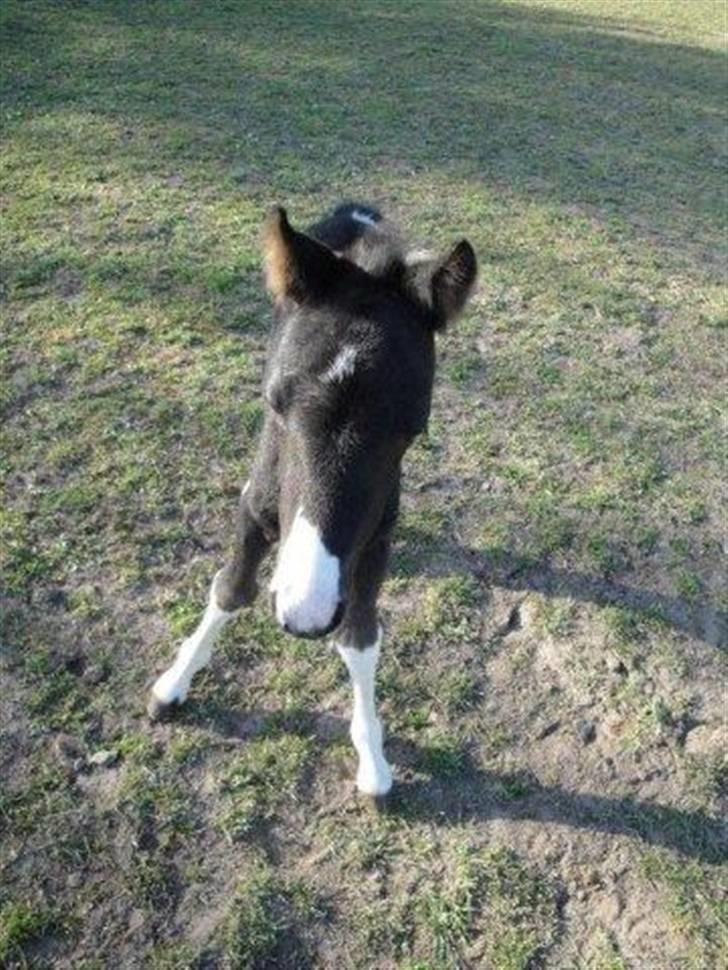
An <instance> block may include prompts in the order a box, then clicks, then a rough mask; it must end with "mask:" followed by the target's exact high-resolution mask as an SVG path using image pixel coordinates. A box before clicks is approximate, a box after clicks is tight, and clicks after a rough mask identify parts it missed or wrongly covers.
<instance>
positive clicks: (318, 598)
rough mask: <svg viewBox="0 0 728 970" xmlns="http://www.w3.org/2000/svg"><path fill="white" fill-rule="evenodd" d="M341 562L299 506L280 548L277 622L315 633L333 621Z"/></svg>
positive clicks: (275, 589) (276, 578) (274, 582)
mask: <svg viewBox="0 0 728 970" xmlns="http://www.w3.org/2000/svg"><path fill="white" fill-rule="evenodd" d="M339 576H340V566H339V560H338V558H337V557H336V556H332V555H331V553H330V552H329V551H328V549H327V548H326V546H325V545H324V544H323V542H322V541H321V536H320V534H319V531H318V529H317V528H316V526H314V525H313V524H312V523H311V522H309V521H308V519H307V518H306V516H305V515H304V514H303V509H302V508H300V509H299V510H298V512H297V513H296V518H295V519H294V520H293V525H292V526H291V531H290V532H289V533H288V536H287V537H286V541H285V542H284V543H283V546H282V547H281V550H280V552H279V553H278V564H277V565H276V569H275V572H274V574H273V579H272V580H271V584H270V589H271V592H274V593H275V594H276V615H277V618H278V622H279V623H280V624H281V626H283V625H284V624H285V625H287V626H288V627H289V628H290V629H291V630H292V631H293V632H296V633H315V632H317V631H318V630H323V629H325V628H326V627H327V626H328V625H329V624H330V623H331V621H332V619H333V617H334V613H335V612H336V607H337V606H338V605H339Z"/></svg>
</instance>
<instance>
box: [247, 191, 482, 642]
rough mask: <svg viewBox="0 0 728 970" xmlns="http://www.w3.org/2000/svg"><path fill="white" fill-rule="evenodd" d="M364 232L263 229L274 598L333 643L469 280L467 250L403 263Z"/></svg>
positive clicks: (275, 217)
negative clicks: (276, 542) (269, 331)
mask: <svg viewBox="0 0 728 970" xmlns="http://www.w3.org/2000/svg"><path fill="white" fill-rule="evenodd" d="M349 211H350V213H351V212H353V213H354V214H355V215H354V216H353V218H354V219H356V218H357V215H358V210H356V209H350V210H349ZM341 218H346V217H345V216H342V217H341ZM349 218H351V215H350V216H349ZM359 221H360V226H359V227H358V231H356V227H355V231H354V233H352V234H350V236H351V238H349V239H348V240H347V239H346V238H345V237H346V236H347V233H346V231H344V234H343V238H342V236H341V232H339V233H338V240H339V241H338V242H337V241H336V240H337V233H334V232H329V233H327V231H326V224H323V223H322V224H321V226H320V227H319V230H320V231H318V232H317V233H316V234H317V235H318V236H319V237H320V238H319V239H316V238H314V236H312V235H305V234H303V233H300V232H297V231H296V230H295V229H293V228H292V227H291V225H290V224H289V222H288V219H287V217H286V213H285V211H284V210H283V209H276V210H275V211H274V212H273V213H272V214H271V215H270V217H269V219H268V222H267V225H266V231H265V262H266V276H267V282H268V288H269V290H270V291H271V294H272V296H273V299H274V301H275V307H276V317H277V326H276V330H275V333H274V337H273V343H272V348H271V352H270V356H269V362H268V371H267V375H266V381H265V396H266V401H267V404H268V406H269V409H270V411H269V413H268V421H269V422H270V423H271V434H272V436H273V438H274V440H275V441H276V444H277V454H278V459H277V460H278V485H279V498H278V503H279V508H278V516H279V522H280V536H281V543H280V550H279V554H278V563H277V567H276V571H275V575H274V577H273V581H272V584H271V590H272V592H273V596H274V601H275V611H276V615H277V617H278V620H279V622H280V623H281V625H282V626H283V627H284V628H285V629H286V630H288V631H289V632H291V633H293V634H296V635H299V636H321V635H323V634H325V633H328V632H330V631H331V630H332V629H334V628H335V627H336V626H337V625H338V623H339V622H340V620H341V618H342V616H343V614H344V611H345V606H346V601H347V597H348V596H349V594H350V593H351V591H352V581H353V577H354V573H355V570H356V566H357V563H358V561H359V557H360V554H361V552H362V550H364V549H366V547H367V544H368V543H369V542H370V541H371V540H372V539H373V538H374V537H375V536H376V534H377V532H378V530H379V529H380V528H381V526H382V524H383V521H384V520H385V519H386V512H387V509H388V504H389V503H392V502H394V501H396V495H397V491H398V488H399V469H400V462H401V459H402V456H403V455H404V453H405V451H406V449H407V447H408V446H409V445H410V443H411V442H412V440H413V439H414V437H415V436H416V435H417V434H419V433H420V432H422V431H424V430H425V428H426V425H427V418H428V414H429V410H430V398H431V394H432V382H433V376H434V332H435V331H436V330H438V329H441V328H442V327H444V326H445V324H446V323H447V322H448V321H449V320H450V319H451V318H452V317H454V316H455V315H456V314H457V313H458V312H459V311H460V310H461V309H462V307H463V306H464V304H465V302H466V300H467V298H468V296H469V294H470V292H471V290H472V287H473V284H474V281H475V275H476V261H475V254H474V253H473V250H472V247H471V246H470V244H469V243H468V242H467V241H465V240H463V241H462V242H460V243H458V245H457V246H455V248H454V249H453V250H452V251H451V252H450V253H449V254H448V255H447V256H446V257H445V258H444V259H441V260H430V259H428V258H425V257H422V256H415V257H414V258H408V256H407V253H406V250H405V249H404V248H403V247H402V245H401V243H399V242H398V240H397V237H396V234H395V233H394V231H393V230H392V229H391V228H388V227H387V224H386V223H384V222H379V221H378V214H377V216H376V219H375V218H373V217H369V216H360V218H359ZM332 225H333V223H332ZM329 228H330V227H329ZM345 228H346V227H344V230H345ZM338 229H339V230H341V225H339V226H338ZM314 232H316V230H314ZM321 239H323V240H325V241H328V242H330V243H331V245H333V246H337V247H339V248H338V251H334V249H332V248H329V246H327V245H326V244H325V242H323V241H321ZM347 242H348V243H349V244H348V245H344V243H347Z"/></svg>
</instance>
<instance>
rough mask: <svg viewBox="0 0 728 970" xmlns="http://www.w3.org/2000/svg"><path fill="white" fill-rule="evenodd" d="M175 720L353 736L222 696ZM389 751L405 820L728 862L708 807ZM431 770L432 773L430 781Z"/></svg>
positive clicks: (404, 746)
mask: <svg viewBox="0 0 728 970" xmlns="http://www.w3.org/2000/svg"><path fill="white" fill-rule="evenodd" d="M174 719H175V720H176V721H181V722H182V723H190V724H195V725H196V726H197V727H202V726H204V727H205V728H207V729H208V730H210V731H211V732H213V733H214V734H217V735H218V736H219V737H220V738H221V740H222V743H223V744H224V745H225V746H228V745H230V746H231V747H236V746H237V745H241V746H242V747H243V748H244V746H245V743H246V742H247V741H249V740H250V739H251V738H254V737H260V736H264V735H266V734H268V733H270V731H271V730H272V731H273V732H275V733H280V732H293V733H297V734H302V735H306V736H309V737H311V736H313V737H315V738H316V740H317V741H318V742H319V743H320V744H322V745H327V744H330V743H332V742H333V741H338V740H340V739H341V738H342V737H348V733H349V722H348V720H346V719H344V718H341V717H338V716H336V715H332V714H320V713H314V712H310V711H303V710H298V711H296V712H295V713H285V712H271V711H267V712H264V711H246V712H244V713H243V712H241V713H238V712H236V711H233V710H229V709H227V708H225V707H224V706H222V705H218V704H216V703H215V702H214V701H212V702H207V703H205V704H204V705H203V706H202V707H201V708H199V709H197V710H195V705H194V704H193V705H192V706H190V707H189V708H182V709H181V710H179V711H178V712H176V713H175V714H174ZM386 748H387V751H388V753H389V755H390V757H391V759H392V761H393V762H394V765H395V768H396V770H397V773H398V774H400V776H401V775H402V774H404V775H405V780H404V781H399V782H397V783H396V785H395V787H394V789H393V791H392V794H391V795H390V796H389V798H388V799H387V801H386V804H385V810H386V811H387V812H388V813H390V814H393V815H396V816H400V817H402V818H405V819H423V820H428V821H431V822H434V823H435V824H438V825H455V824H461V823H463V822H467V821H468V820H472V819H479V820H482V821H487V820H489V819H496V818H504V819H510V820H514V821H526V820H531V821H536V822H553V823H556V824H558V825H564V826H566V827H569V828H577V829H590V830H592V831H595V832H609V833H611V834H613V835H625V836H628V837H629V838H636V839H641V840H642V841H643V842H646V843H648V844H649V845H655V846H662V847H664V848H667V849H671V850H673V851H676V852H680V853H682V854H683V855H685V856H689V857H691V858H696V859H699V860H701V861H702V862H708V863H711V864H717V863H720V862H724V861H726V860H728V832H727V830H726V826H725V824H724V823H723V822H722V821H720V820H719V819H716V818H713V817H711V816H710V815H708V814H707V813H705V812H702V811H690V810H685V809H679V808H674V807H672V806H670V805H660V804H656V803H652V802H643V801H638V800H637V799H635V798H631V797H629V796H624V797H619V796H607V795H597V794H584V793H580V792H569V791H566V790H565V789H563V788H560V787H559V786H558V785H542V784H541V783H540V782H539V781H538V779H537V778H536V777H535V776H534V775H533V774H531V773H530V772H528V771H523V772H513V773H506V772H495V771H483V770H481V769H480V768H479V767H478V766H477V764H475V762H474V761H473V759H472V757H471V756H470V755H469V754H468V753H467V752H465V751H462V752H461V756H460V758H459V761H458V766H457V769H456V770H454V771H450V770H448V771H446V772H444V773H441V774H438V773H437V772H436V771H433V770H432V757H431V751H430V749H429V748H428V747H427V745H424V744H423V745H420V744H417V743H415V742H412V741H410V740H408V739H405V738H402V737H397V736H393V737H390V738H389V740H388V741H387V743H386ZM353 757H354V755H353V753H352V758H353ZM311 771H313V768H312V769H311ZM423 774H427V775H429V777H427V778H423V777H422V775H423ZM414 775H416V776H417V777H413V776H414ZM407 776H409V777H407ZM307 787H308V786H307Z"/></svg>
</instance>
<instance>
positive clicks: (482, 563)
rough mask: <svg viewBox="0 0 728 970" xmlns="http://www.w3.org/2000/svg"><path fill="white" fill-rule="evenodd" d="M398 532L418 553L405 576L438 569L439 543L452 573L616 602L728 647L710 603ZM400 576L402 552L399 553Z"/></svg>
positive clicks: (726, 626)
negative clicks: (433, 556)
mask: <svg viewBox="0 0 728 970" xmlns="http://www.w3.org/2000/svg"><path fill="white" fill-rule="evenodd" d="M397 535H398V537H399V538H402V539H403V540H404V542H405V545H406V546H409V547H411V548H412V549H414V550H418V549H419V550H420V552H419V553H418V552H415V555H414V557H413V558H412V561H409V562H408V564H407V565H406V567H405V569H404V575H406V576H411V575H416V574H420V573H421V574H428V573H430V572H436V571H437V570H436V567H435V568H434V569H433V568H432V567H431V566H429V565H427V564H426V560H427V559H428V558H429V557H430V554H432V553H434V551H435V547H436V550H437V551H436V558H437V559H438V560H441V559H443V558H446V560H447V572H448V574H449V573H452V572H453V570H456V571H457V570H460V571H462V572H466V573H468V574H469V575H471V576H475V577H476V578H477V579H478V580H480V581H481V582H484V583H486V584H487V585H489V586H500V587H503V588H504V589H510V590H513V591H514V592H534V593H541V594H543V595H544V596H568V597H571V598H572V599H575V600H580V601H582V602H588V603H594V604H596V605H597V606H616V607H620V608H622V609H628V610H634V611H636V612H638V613H642V614H644V615H645V617H649V618H652V619H655V620H657V621H658V622H663V623H666V624H668V625H669V626H672V627H673V628H674V629H676V630H679V631H681V632H682V633H687V634H689V635H690V636H692V637H695V638H696V639H698V640H701V641H702V642H703V643H705V644H707V645H708V646H711V647H714V648H716V649H718V650H723V651H725V650H728V615H727V614H726V613H725V611H723V610H720V609H719V608H718V607H717V606H715V605H714V604H713V603H710V602H707V601H705V602H702V603H698V602H694V603H693V602H688V601H687V600H684V599H681V598H679V597H676V596H668V595H666V594H665V593H660V592H658V591H656V590H645V589H639V588H637V587H635V586H631V585H629V584H627V583H621V582H617V581H616V580H613V579H607V578H605V577H601V576H594V575H589V574H588V573H582V572H577V571H576V570H570V569H560V568H558V567H556V566H552V565H551V563H549V562H548V561H547V560H539V559H533V558H529V557H527V556H523V555H519V554H518V553H516V552H511V551H508V550H498V551H497V552H496V553H491V554H488V553H484V552H480V551H479V550H477V549H472V548H469V547H467V546H465V545H463V544H461V543H460V542H459V541H458V540H457V538H456V537H455V536H452V535H450V536H444V535H443V536H438V537H437V538H436V539H434V538H433V536H432V535H431V534H430V533H428V532H424V531H421V530H419V529H417V528H416V527H413V526H412V525H405V524H402V523H400V524H399V525H398V526H397ZM393 573H394V575H397V557H396V556H395V557H394V569H393Z"/></svg>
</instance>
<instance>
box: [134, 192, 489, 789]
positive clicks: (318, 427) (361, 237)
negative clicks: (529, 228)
mask: <svg viewBox="0 0 728 970" xmlns="http://www.w3.org/2000/svg"><path fill="white" fill-rule="evenodd" d="M264 243H265V271H266V279H267V284H268V289H269V290H270V293H271V295H272V297H273V300H274V302H275V315H276V325H275V328H274V332H273V335H272V339H271V344H270V348H269V354H268V363H267V369H266V374H265V379H264V390H265V399H266V404H267V406H266V412H265V422H264V425H263V431H262V437H261V441H260V444H259V446H258V451H257V454H256V457H255V462H254V464H253V470H252V473H251V476H250V480H249V481H248V483H247V484H246V485H245V487H244V488H243V491H242V495H241V498H240V506H239V510H238V515H237V524H236V536H235V544H234V548H233V552H232V557H231V559H230V561H229V562H228V563H227V565H225V567H224V568H223V569H221V570H220V571H219V572H218V573H217V575H216V576H215V578H214V580H213V583H212V587H211V589H210V596H209V603H208V606H207V609H206V611H205V613H204V616H203V617H202V620H201V621H200V624H199V626H198V627H197V629H196V630H195V632H194V633H193V634H192V636H190V637H189V638H188V639H187V640H185V641H184V642H183V644H182V646H181V647H180V649H179V652H178V654H177V659H176V660H175V662H174V663H173V665H172V666H171V667H170V668H169V669H168V670H167V671H165V673H163V674H162V675H161V676H160V677H159V678H158V679H157V681H156V682H155V684H154V686H153V687H152V693H151V699H150V704H149V712H150V714H151V715H152V716H153V717H156V716H159V715H160V714H161V713H163V712H164V710H165V709H167V708H169V707H170V705H173V704H181V703H182V702H183V701H184V700H185V698H186V696H187V691H188V690H189V687H190V683H191V681H192V677H193V675H194V674H195V673H196V672H197V671H198V670H200V669H201V668H202V667H203V666H204V665H205V664H206V663H207V662H208V660H209V658H210V654H211V651H212V647H213V644H214V642H215V638H216V637H217V635H218V633H219V632H220V630H221V629H222V627H223V626H224V625H225V624H226V623H227V622H228V620H230V619H231V618H232V617H233V616H234V615H235V613H236V612H237V611H238V610H239V609H240V608H241V607H243V606H248V605H249V604H250V603H252V601H253V599H254V597H255V594H256V590H257V587H256V573H257V570H258V566H259V565H260V562H261V560H262V559H263V556H264V555H265V553H266V552H267V551H268V548H269V547H270V545H271V543H273V542H276V541H280V546H279V550H278V561H277V563H276V567H275V571H274V575H273V579H272V581H271V585H270V591H271V594H272V606H273V611H274V613H275V616H276V618H277V620H278V623H279V624H280V625H281V626H282V627H283V629H284V630H285V631H286V632H287V633H291V634H292V635H293V636H297V637H323V636H325V635H326V634H329V633H332V632H334V631H335V639H336V646H337V649H338V651H339V653H340V655H341V657H342V658H343V660H344V662H345V664H346V666H347V668H348V670H349V674H350V676H351V680H352V684H353V689H354V710H353V716H352V721H351V739H352V741H353V743H354V747H355V748H356V751H357V754H358V757H359V769H358V772H357V777H356V783H357V787H358V788H359V790H360V791H362V792H364V793H366V794H368V795H385V794H386V793H387V792H388V791H389V789H390V788H391V785H392V773H391V770H390V767H389V765H388V764H387V761H386V760H385V757H384V753H383V751H382V726H381V723H380V721H379V718H378V717H377V713H376V708H375V704H374V674H375V669H376V665H377V659H378V656H379V646H380V643H381V640H382V632H381V627H380V626H379V624H378V621H377V608H376V603H377V594H378V592H379V587H380V585H381V583H382V580H383V578H384V573H385V570H386V565H387V557H388V552H389V546H390V536H391V532H392V527H393V525H394V522H395V519H396V517H397V509H398V504H399V492H400V466H401V462H402V457H403V455H404V453H405V451H406V450H407V447H408V446H409V445H410V443H411V442H412V440H413V438H414V437H415V436H416V435H417V434H419V433H420V432H422V431H424V430H425V428H426V425H427V419H428V415H429V411H430V399H431V395H432V382H433V377H434V369H435V344H434V333H435V331H436V330H440V329H442V328H443V327H444V326H445V324H446V323H447V322H448V321H449V320H451V319H452V318H453V317H454V316H456V315H457V314H458V313H459V312H460V310H461V309H462V308H463V306H464V305H465V303H466V301H467V299H468V296H469V295H470V293H471V291H472V288H473V285H474V283H475V276H476V260H475V254H474V252H473V249H472V247H471V246H470V244H469V243H468V242H467V241H466V240H463V241H461V242H460V243H458V244H457V246H455V248H454V249H453V250H452V251H451V252H450V253H449V254H448V255H447V256H445V258H443V259H440V260H435V259H431V258H430V257H429V256H427V255H425V254H423V253H417V252H410V251H408V250H407V248H406V247H405V246H404V245H403V243H402V242H401V240H400V238H399V235H398V233H397V231H396V230H395V229H394V227H393V226H392V225H391V224H389V223H387V222H386V221H385V220H383V219H382V217H381V215H380V214H379V212H377V211H376V210H375V209H372V208H369V207H366V206H354V205H342V206H340V207H339V208H338V209H336V210H335V212H334V213H333V214H332V215H330V216H329V217H327V218H326V219H324V220H323V221H321V222H319V223H318V224H317V225H315V226H313V227H312V228H311V229H310V230H309V233H308V234H307V235H305V234H303V233H300V232H297V231H296V230H295V229H293V228H292V226H291V225H290V223H289V222H288V219H287V217H286V213H285V211H284V210H283V209H281V208H277V209H275V210H274V211H273V212H272V213H271V214H270V216H269V217H268V220H267V222H266V226H265V234H264Z"/></svg>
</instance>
